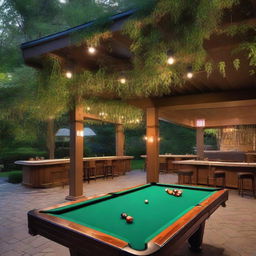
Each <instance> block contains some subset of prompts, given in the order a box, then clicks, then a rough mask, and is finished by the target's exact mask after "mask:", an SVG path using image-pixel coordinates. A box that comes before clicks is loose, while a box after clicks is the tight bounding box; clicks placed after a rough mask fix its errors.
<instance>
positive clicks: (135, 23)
mask: <svg viewBox="0 0 256 256" xmlns="http://www.w3.org/2000/svg"><path fill="white" fill-rule="evenodd" d="M237 4H239V1H238V0H214V1H208V0H198V1H192V0H191V1H187V0H186V1H185V0H180V1H173V0H159V1H148V2H147V5H146V7H145V8H142V9H141V10H138V11H136V13H135V14H134V15H133V16H132V17H131V18H130V19H129V20H128V21H127V22H126V23H125V25H124V26H123V29H122V33H123V34H124V35H126V36H127V37H128V38H129V39H130V40H131V46H130V51H131V52H132V54H133V57H132V69H129V70H125V78H126V82H125V83H121V82H120V71H118V72H115V71H113V70H112V72H111V73H110V72H109V70H108V67H104V66H101V68H100V69H99V70H98V71H89V70H84V71H83V72H81V73H77V74H73V77H72V79H67V78H66V77H64V76H63V70H61V60H59V59H56V58H55V57H52V56H49V57H48V60H46V64H45V67H46V68H45V70H44V71H43V72H41V74H39V76H38V78H39V80H40V83H39V85H38V91H37V95H35V97H34V101H36V102H37V104H38V109H40V111H41V112H42V113H48V114H49V115H50V114H52V113H53V114H52V115H55V116H58V115H60V114H61V113H63V112H65V111H67V109H69V107H70V106H69V105H70V102H71V101H72V99H73V98H76V99H78V100H80V101H81V102H82V103H83V104H84V105H85V106H88V105H90V107H89V108H90V109H91V111H92V109H93V111H94V113H98V114H99V113H108V115H111V118H112V119H114V120H117V121H118V120H119V119H120V116H124V117H125V118H124V123H126V124H129V122H130V124H132V123H131V122H134V124H135V123H136V122H135V121H134V120H137V119H138V120H141V118H142V114H141V112H140V111H138V110H137V109H135V108H133V109H130V108H129V107H128V106H127V105H123V103H121V101H116V98H118V99H126V98H129V97H138V96H139V97H150V96H162V95H167V94H170V93H171V92H172V90H173V89H174V88H176V87H182V86H183V84H184V82H185V79H184V74H185V73H186V72H187V70H188V68H191V70H192V71H193V72H197V71H202V70H203V71H205V72H206V73H207V77H209V76H210V75H211V74H212V72H213V70H214V69H217V70H219V72H220V73H221V74H222V76H223V77H226V75H227V74H226V65H227V63H226V62H224V61H220V62H219V63H215V64H214V63H213V61H212V60H210V59H209V58H208V56H207V54H206V51H205V49H204V45H203V43H204V41H205V39H209V38H210V36H211V35H212V34H213V33H219V34H227V35H229V36H235V35H240V34H245V33H248V31H252V30H255V27H253V26H251V25H231V26H228V27H225V28H221V26H220V25H221V22H222V18H223V14H224V11H226V10H228V9H231V8H232V7H234V6H236V5H237ZM106 24H107V25H106ZM109 24H110V21H109V20H108V21H107V23H106V18H104V19H100V20H98V21H97V23H96V24H95V25H94V26H92V27H91V28H90V29H89V30H85V31H84V32H81V31H79V33H75V34H74V36H73V40H74V41H76V43H77V44H86V45H90V46H95V47H96V46H97V45H99V44H100V43H102V42H104V41H106V40H108V39H110V38H111V36H112V34H111V33H110V32H109V31H108V27H109ZM78 34H79V35H78ZM250 40H251V39H250ZM236 51H246V52H247V53H248V59H249V64H250V66H251V67H252V70H251V71H250V72H251V73H253V72H254V69H255V66H256V43H255V38H254V39H253V40H251V41H245V42H243V43H242V44H241V45H240V46H239V47H238V48H237V49H236ZM171 53H174V54H175V60H176V61H175V65H168V63H167V58H168V56H169V55H170V54H171ZM47 61H48V63H47ZM49 63H50V64H49ZM240 65H241V64H240V59H239V58H235V59H234V60H233V67H234V68H235V70H239V68H240ZM253 74H254V73H253ZM102 95H104V97H106V98H108V99H109V102H107V101H106V100H104V101H100V100H99V98H100V97H102ZM83 99H87V100H86V101H84V100H83ZM88 99H89V100H88ZM113 99H115V100H114V101H113ZM88 102H90V103H88ZM35 105H36V104H35ZM121 109H122V110H121ZM125 109H127V112H125V111H126V110H125ZM34 112H35V113H37V112H38V110H37V109H35V110H34Z"/></svg>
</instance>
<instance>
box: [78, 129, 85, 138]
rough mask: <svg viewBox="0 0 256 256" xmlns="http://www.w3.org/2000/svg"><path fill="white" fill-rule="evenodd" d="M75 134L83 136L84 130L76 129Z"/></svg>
mask: <svg viewBox="0 0 256 256" xmlns="http://www.w3.org/2000/svg"><path fill="white" fill-rule="evenodd" d="M76 136H78V137H84V131H83V130H82V131H77V132H76Z"/></svg>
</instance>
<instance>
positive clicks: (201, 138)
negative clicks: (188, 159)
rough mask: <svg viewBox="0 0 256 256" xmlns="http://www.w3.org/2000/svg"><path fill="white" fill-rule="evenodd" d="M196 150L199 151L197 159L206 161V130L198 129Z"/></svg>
mask: <svg viewBox="0 0 256 256" xmlns="http://www.w3.org/2000/svg"><path fill="white" fill-rule="evenodd" d="M196 150H197V159H199V160H202V159H204V128H203V127H197V128H196Z"/></svg>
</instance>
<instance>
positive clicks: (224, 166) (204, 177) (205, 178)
mask: <svg viewBox="0 0 256 256" xmlns="http://www.w3.org/2000/svg"><path fill="white" fill-rule="evenodd" d="M174 164H175V165H176V167H177V169H178V170H191V171H193V172H194V174H193V176H192V183H193V184H199V185H214V178H213V173H214V171H216V170H222V171H225V174H226V186H227V187H230V188H237V187H238V178H237V173H238V172H248V171H249V172H253V173H254V174H255V175H256V163H246V162H225V161H223V162H222V161H203V160H184V161H174ZM245 188H251V184H249V182H248V183H247V181H245Z"/></svg>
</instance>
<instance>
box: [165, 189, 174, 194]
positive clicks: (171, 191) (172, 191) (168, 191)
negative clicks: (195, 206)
mask: <svg viewBox="0 0 256 256" xmlns="http://www.w3.org/2000/svg"><path fill="white" fill-rule="evenodd" d="M166 192H167V193H168V194H169V195H172V194H173V193H174V190H171V189H167V190H166Z"/></svg>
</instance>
